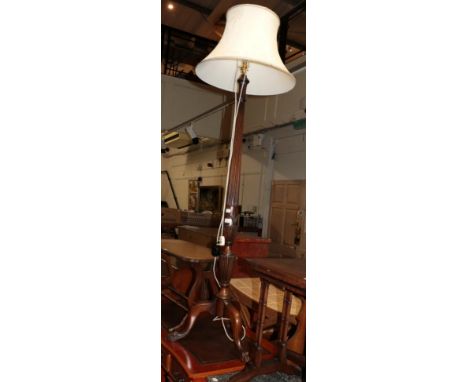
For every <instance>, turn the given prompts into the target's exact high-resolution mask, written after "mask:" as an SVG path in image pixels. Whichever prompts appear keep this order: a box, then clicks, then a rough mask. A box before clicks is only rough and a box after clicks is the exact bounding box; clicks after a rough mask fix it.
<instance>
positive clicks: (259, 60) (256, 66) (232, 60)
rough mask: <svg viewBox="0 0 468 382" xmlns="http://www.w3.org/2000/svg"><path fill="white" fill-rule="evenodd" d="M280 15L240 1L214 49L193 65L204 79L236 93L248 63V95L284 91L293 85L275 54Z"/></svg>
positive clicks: (289, 75) (231, 13) (292, 78)
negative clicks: (242, 72) (244, 65)
mask: <svg viewBox="0 0 468 382" xmlns="http://www.w3.org/2000/svg"><path fill="white" fill-rule="evenodd" d="M279 24H280V20H279V17H278V16H277V15H276V13H274V12H273V11H272V10H270V9H268V8H265V7H262V6H260V5H253V4H241V5H236V6H234V7H232V8H230V9H229V10H228V11H227V13H226V27H225V29H224V33H223V36H222V37H221V40H220V41H219V43H218V45H216V47H215V48H214V49H213V51H212V52H211V53H210V54H209V55H208V56H207V57H206V58H205V59H204V60H203V61H201V62H200V63H199V64H198V65H197V67H196V68H195V73H196V74H197V76H198V77H199V78H200V79H201V80H203V81H204V82H206V83H208V84H210V85H212V86H215V87H217V88H220V89H224V90H228V91H230V92H235V91H236V89H237V79H238V78H239V76H240V74H241V71H240V67H241V65H242V63H243V62H248V71H247V78H248V79H249V84H248V86H247V94H252V95H274V94H281V93H286V92H287V91H289V90H291V89H292V88H293V87H294V85H295V84H296V79H295V77H294V76H293V75H292V74H291V73H289V71H288V69H287V68H286V66H284V64H283V62H282V61H281V58H280V55H279V53H278V43H277V40H276V35H277V33H278V27H279Z"/></svg>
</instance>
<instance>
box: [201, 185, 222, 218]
mask: <svg viewBox="0 0 468 382" xmlns="http://www.w3.org/2000/svg"><path fill="white" fill-rule="evenodd" d="M222 202H223V188H222V187H220V186H202V187H199V200H198V209H199V210H200V211H201V212H203V211H212V212H219V211H221V207H222V206H221V204H222Z"/></svg>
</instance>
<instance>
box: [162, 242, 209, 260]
mask: <svg viewBox="0 0 468 382" xmlns="http://www.w3.org/2000/svg"><path fill="white" fill-rule="evenodd" d="M161 250H162V251H163V252H164V253H167V254H168V255H171V256H175V257H177V258H179V259H181V260H183V261H188V262H193V263H196V262H211V261H213V260H214V257H213V255H212V254H211V249H210V248H207V247H203V246H201V245H198V244H194V243H191V242H189V241H185V240H177V239H162V240H161Z"/></svg>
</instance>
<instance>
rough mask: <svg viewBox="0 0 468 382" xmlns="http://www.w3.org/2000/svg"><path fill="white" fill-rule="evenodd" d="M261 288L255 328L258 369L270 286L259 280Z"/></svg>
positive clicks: (260, 361)
mask: <svg viewBox="0 0 468 382" xmlns="http://www.w3.org/2000/svg"><path fill="white" fill-rule="evenodd" d="M260 281H261V286H260V299H259V302H258V307H259V313H258V321H257V328H256V338H255V359H254V363H255V366H256V367H259V366H260V364H261V363H262V337H263V322H264V321H265V311H266V305H267V301H268V288H269V286H270V284H269V283H268V282H267V281H265V280H263V279H261V280H260Z"/></svg>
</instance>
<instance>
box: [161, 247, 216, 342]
mask: <svg viewBox="0 0 468 382" xmlns="http://www.w3.org/2000/svg"><path fill="white" fill-rule="evenodd" d="M161 252H162V253H161V255H162V259H163V260H164V261H165V262H166V264H168V269H169V280H168V282H166V283H165V284H164V285H163V288H162V295H163V296H165V297H166V298H168V299H169V300H170V301H172V302H173V303H175V304H177V305H178V306H179V307H181V308H182V309H184V310H186V311H187V314H186V316H185V317H184V318H183V319H182V320H181V321H180V322H179V323H178V324H177V325H176V326H174V327H172V328H170V329H169V332H170V333H169V334H168V339H169V340H171V341H177V340H179V339H181V338H184V337H185V336H186V335H187V334H188V333H189V332H190V330H191V329H192V326H193V324H194V323H195V320H196V318H197V316H198V315H199V314H200V313H201V312H202V311H207V310H212V309H213V308H212V307H211V305H212V302H210V301H209V300H208V299H209V292H210V291H211V295H214V294H215V293H216V291H217V287H216V284H215V282H214V279H213V278H212V276H211V275H212V273H211V265H212V263H213V261H214V259H213V256H212V255H211V250H210V249H209V248H207V247H202V246H200V245H197V244H194V243H190V242H188V241H184V240H176V239H163V240H161ZM171 258H173V259H176V260H177V261H178V263H179V264H181V267H182V268H183V269H178V270H176V271H174V269H175V267H174V266H173V264H172V261H171ZM184 270H189V275H188V276H189V277H190V278H189V279H188V280H185V281H187V283H186V287H187V290H186V291H185V290H184V289H185V288H182V291H181V290H180V289H181V288H177V287H176V286H177V285H180V284H181V283H183V282H184V280H178V279H177V276H178V274H177V272H179V274H180V273H182V272H183V271H184ZM190 274H191V275H190ZM186 276H187V274H186V273H185V274H184V278H185V279H187V277H186ZM208 289H210V291H209V290H208Z"/></svg>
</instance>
